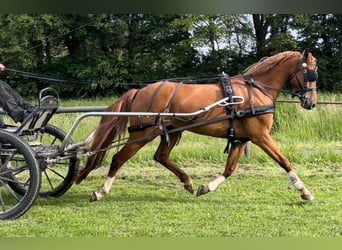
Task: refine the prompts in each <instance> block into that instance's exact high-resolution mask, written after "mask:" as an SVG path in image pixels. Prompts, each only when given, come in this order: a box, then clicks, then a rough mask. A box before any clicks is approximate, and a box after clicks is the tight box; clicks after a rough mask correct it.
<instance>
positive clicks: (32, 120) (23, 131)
mask: <svg viewBox="0 0 342 250" xmlns="http://www.w3.org/2000/svg"><path fill="white" fill-rule="evenodd" d="M51 90H54V89H52V88H45V89H43V90H42V91H41V92H40V95H39V105H38V106H36V107H35V108H34V110H33V111H32V112H31V114H29V115H28V116H27V117H26V118H25V119H24V121H23V122H22V123H21V125H20V126H7V127H6V128H5V130H7V131H10V132H13V133H16V134H18V135H32V134H34V133H36V132H37V131H39V130H43V129H44V128H45V126H46V124H47V123H48V122H49V121H50V119H51V117H52V116H53V114H54V113H55V112H56V111H57V109H58V107H59V98H58V95H57V93H56V92H55V95H44V96H43V94H44V93H45V92H47V91H51Z"/></svg>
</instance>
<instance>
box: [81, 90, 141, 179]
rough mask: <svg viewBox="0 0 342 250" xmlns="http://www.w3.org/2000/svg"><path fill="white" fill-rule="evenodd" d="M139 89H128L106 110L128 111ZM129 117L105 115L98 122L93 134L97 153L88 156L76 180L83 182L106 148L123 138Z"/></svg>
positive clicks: (101, 157)
mask: <svg viewBox="0 0 342 250" xmlns="http://www.w3.org/2000/svg"><path fill="white" fill-rule="evenodd" d="M137 91H138V90H137V89H131V90H129V91H127V92H126V93H125V94H124V95H122V97H121V98H120V99H119V100H117V101H116V102H115V103H114V104H112V105H111V106H109V107H108V108H107V109H106V111H108V112H127V111H130V109H131V104H132V102H133V99H134V97H135V95H136V93H137ZM127 123H128V117H126V116H103V117H102V119H101V120H100V123H99V124H98V126H97V128H96V130H95V134H94V136H93V138H94V140H93V144H92V146H91V151H95V152H96V153H95V154H93V155H91V156H90V157H89V158H88V161H87V163H86V165H85V167H84V168H83V169H82V170H80V172H79V173H78V175H77V177H76V180H75V182H76V183H77V184H78V183H81V182H82V180H84V179H85V178H86V177H87V175H88V174H89V173H90V172H91V171H92V170H94V169H96V168H98V167H99V166H100V165H101V163H102V161H103V159H104V157H105V155H106V151H107V150H103V151H102V150H101V151H98V150H100V149H106V148H107V147H108V146H109V145H110V144H111V143H112V141H113V140H114V139H115V138H121V137H122V135H123V134H124V132H125V129H126V127H127Z"/></svg>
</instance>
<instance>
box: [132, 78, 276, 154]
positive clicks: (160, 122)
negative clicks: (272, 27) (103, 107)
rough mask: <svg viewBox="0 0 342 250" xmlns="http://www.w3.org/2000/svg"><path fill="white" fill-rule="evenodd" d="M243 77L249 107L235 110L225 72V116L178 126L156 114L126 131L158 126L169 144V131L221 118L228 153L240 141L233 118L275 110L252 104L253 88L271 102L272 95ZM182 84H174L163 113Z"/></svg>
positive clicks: (266, 106) (232, 94) (159, 87)
mask: <svg viewBox="0 0 342 250" xmlns="http://www.w3.org/2000/svg"><path fill="white" fill-rule="evenodd" d="M244 79H245V83H246V84H247V86H248V95H249V100H250V107H249V108H245V109H240V110H236V105H235V104H234V103H233V96H234V90H233V88H232V84H231V81H230V79H229V76H228V75H227V74H223V75H222V76H221V77H220V82H221V85H222V90H223V94H224V97H228V98H229V101H231V103H230V104H228V105H226V106H225V107H226V115H225V116H223V117H218V118H214V119H211V120H208V121H202V122H199V123H194V124H188V125H185V126H182V127H179V128H173V127H167V126H166V125H165V123H164V118H165V117H160V116H157V117H156V118H155V120H154V121H150V122H141V123H140V124H138V125H133V126H130V127H128V132H129V133H132V132H136V131H141V130H144V129H146V128H150V127H158V128H160V129H161V130H162V134H163V135H164V136H165V139H166V142H167V144H169V143H170V139H169V134H170V133H174V132H178V131H182V130H186V129H190V128H194V127H198V126H202V125H207V124H211V123H215V122H219V121H223V120H228V121H229V123H230V126H229V128H228V130H227V140H228V142H227V146H226V148H225V149H224V153H229V151H230V149H231V148H234V147H235V145H236V143H238V142H241V140H238V139H237V138H236V136H235V126H234V121H235V119H241V118H246V117H251V116H256V115H264V114H273V113H274V112H275V105H274V104H273V105H264V106H257V107H255V106H254V103H253V94H252V90H253V88H257V89H259V90H260V91H261V92H262V93H263V94H264V95H265V96H267V97H268V98H270V99H271V100H272V102H273V99H272V96H270V95H269V94H268V93H267V92H266V91H265V90H264V88H263V87H262V86H260V85H259V84H257V83H255V82H254V80H253V78H252V77H251V76H250V75H246V76H244ZM166 82H167V81H164V82H162V83H161V84H160V85H159V86H158V88H157V89H156V90H155V92H154V94H153V96H152V98H151V100H150V102H149V105H148V106H147V110H146V111H149V110H150V108H151V106H152V103H153V101H154V99H155V97H156V96H157V94H158V92H159V91H160V89H161V88H162V87H163V86H164V84H165V83H166ZM182 84H183V82H180V83H178V84H177V86H176V88H175V90H174V92H173V94H172V96H171V98H170V99H169V101H168V103H167V105H166V108H165V110H164V112H163V113H168V112H169V111H170V108H171V106H172V104H173V101H174V99H175V97H176V95H177V93H178V90H179V88H180V86H181V85H182ZM273 103H274V102H273ZM196 118H197V117H196V116H195V117H192V118H191V119H190V120H189V121H191V120H195V119H196Z"/></svg>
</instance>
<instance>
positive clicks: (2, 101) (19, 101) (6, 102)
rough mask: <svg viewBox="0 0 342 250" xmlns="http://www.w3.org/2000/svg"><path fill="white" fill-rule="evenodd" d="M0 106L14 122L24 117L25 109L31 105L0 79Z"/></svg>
mask: <svg viewBox="0 0 342 250" xmlns="http://www.w3.org/2000/svg"><path fill="white" fill-rule="evenodd" d="M0 107H2V109H3V110H4V111H5V112H6V113H7V115H9V116H10V117H11V118H12V119H13V120H14V121H15V122H22V121H23V120H24V118H25V110H26V109H27V108H29V107H31V104H30V103H28V102H27V101H26V100H25V99H24V98H23V97H22V96H21V95H20V94H19V93H18V92H16V91H15V90H14V89H12V88H11V87H10V86H9V85H8V84H7V83H5V82H4V81H0Z"/></svg>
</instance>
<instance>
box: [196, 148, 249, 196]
mask: <svg viewBox="0 0 342 250" xmlns="http://www.w3.org/2000/svg"><path fill="white" fill-rule="evenodd" d="M245 146H246V143H240V144H237V145H236V146H235V147H234V148H231V149H230V151H229V154H228V160H227V163H226V167H225V170H224V171H223V173H222V175H219V176H218V177H217V178H216V179H215V180H213V181H212V182H210V183H209V184H208V185H201V186H200V187H199V188H198V190H197V196H199V195H203V194H207V193H209V192H212V191H215V190H216V188H217V187H218V186H219V185H220V184H221V183H223V182H224V181H225V179H226V178H228V177H229V176H230V175H232V173H233V172H234V171H235V170H236V168H237V166H238V161H239V159H240V156H241V155H242V153H243V152H244V149H245Z"/></svg>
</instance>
